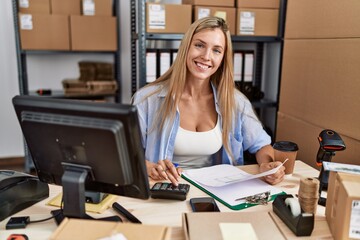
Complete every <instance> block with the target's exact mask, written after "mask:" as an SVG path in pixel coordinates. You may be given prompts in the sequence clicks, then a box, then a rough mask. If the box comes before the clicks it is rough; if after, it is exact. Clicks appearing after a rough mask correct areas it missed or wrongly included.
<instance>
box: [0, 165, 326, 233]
mask: <svg viewBox="0 0 360 240" xmlns="http://www.w3.org/2000/svg"><path fill="white" fill-rule="evenodd" d="M241 168H242V169H243V170H245V171H247V172H249V173H257V171H258V166H257V165H247V166H241ZM318 175H319V171H317V170H316V169H314V168H312V167H310V166H309V165H307V164H305V163H303V162H301V161H296V163H295V171H294V173H293V174H292V175H286V176H285V180H284V181H283V182H281V183H280V184H278V185H276V187H278V188H280V189H282V190H283V191H285V192H286V193H288V194H297V192H298V189H299V179H300V177H318ZM182 181H183V182H186V181H185V180H182ZM152 184H153V182H150V185H152ZM49 186H50V197H49V198H48V199H45V200H43V201H41V202H39V203H37V204H35V205H33V206H31V207H29V208H27V209H25V210H23V211H21V212H18V213H16V214H15V215H14V216H30V219H31V220H32V221H34V220H38V219H43V218H46V217H50V216H51V215H50V211H51V210H54V209H56V208H55V207H50V206H47V205H45V203H47V202H48V201H49V200H50V199H52V198H53V197H55V196H56V195H57V194H59V193H60V192H61V187H60V186H54V185H49ZM202 196H206V194H205V193H204V192H202V191H201V190H199V189H198V188H196V187H194V186H191V187H190V191H189V194H188V196H187V199H186V200H185V201H177V200H163V199H152V198H150V199H148V200H140V199H135V198H128V197H118V200H117V201H118V202H119V203H120V204H121V205H122V206H123V207H125V208H126V209H127V210H129V211H130V212H131V213H132V214H133V215H134V216H136V217H137V218H138V219H139V220H140V221H142V223H143V224H152V225H165V226H170V227H172V238H171V239H174V240H182V239H185V237H184V235H183V230H182V213H184V212H191V207H190V204H189V199H190V198H193V197H202ZM217 204H218V206H219V208H220V211H221V212H231V211H233V210H231V209H229V208H228V207H226V206H224V205H223V204H221V203H220V202H217ZM241 211H242V212H246V211H249V212H252V211H268V212H269V211H272V204H268V205H265V206H255V207H250V208H247V209H244V210H241ZM89 215H91V216H93V217H94V218H100V217H104V216H111V215H116V212H115V211H114V210H112V209H111V208H110V209H108V210H106V211H105V212H104V213H103V214H101V215H100V214H89ZM8 220H9V218H7V219H5V220H3V221H2V222H0V239H6V238H7V237H8V236H9V235H10V234H12V233H23V234H27V235H28V237H29V239H30V240H33V239H36V240H42V239H48V238H49V236H50V235H51V233H52V232H53V231H54V230H55V229H56V228H57V225H56V223H55V221H54V220H53V219H51V220H48V221H46V222H41V223H33V224H29V225H28V226H27V227H26V228H25V229H15V230H5V225H6V223H7V221H8ZM124 221H126V220H124ZM276 222H277V224H279V225H280V227H281V228H282V229H287V230H288V231H286V237H287V238H288V239H293V238H296V236H295V235H294V234H293V233H292V232H291V230H290V229H288V228H287V227H286V225H285V224H284V223H283V222H282V221H281V220H278V221H276ZM310 238H311V239H313V238H316V239H332V236H331V233H330V231H329V227H328V225H327V222H326V218H325V208H324V207H322V206H318V208H317V214H316V217H315V227H314V231H313V233H312V235H311V237H310ZM310 238H309V239H310ZM301 239H307V238H306V237H302V238H301Z"/></svg>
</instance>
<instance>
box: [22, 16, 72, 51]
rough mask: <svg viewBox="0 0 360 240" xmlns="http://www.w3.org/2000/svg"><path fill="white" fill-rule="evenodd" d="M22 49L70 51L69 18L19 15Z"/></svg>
mask: <svg viewBox="0 0 360 240" xmlns="http://www.w3.org/2000/svg"><path fill="white" fill-rule="evenodd" d="M19 23H20V26H19V28H20V39H21V49H24V50H69V49H70V37H69V17H68V16H64V15H46V14H19Z"/></svg>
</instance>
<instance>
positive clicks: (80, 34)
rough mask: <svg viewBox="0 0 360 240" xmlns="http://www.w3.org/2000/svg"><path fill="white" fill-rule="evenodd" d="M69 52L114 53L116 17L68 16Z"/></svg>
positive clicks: (115, 47) (115, 45) (115, 46)
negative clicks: (69, 27)
mask: <svg viewBox="0 0 360 240" xmlns="http://www.w3.org/2000/svg"><path fill="white" fill-rule="evenodd" d="M70 26H71V50H77V51H115V50H116V49H117V24H116V17H107V16H70Z"/></svg>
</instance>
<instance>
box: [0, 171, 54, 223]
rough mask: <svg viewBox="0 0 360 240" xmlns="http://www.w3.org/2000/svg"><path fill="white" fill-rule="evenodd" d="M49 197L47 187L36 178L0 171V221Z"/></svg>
mask: <svg viewBox="0 0 360 240" xmlns="http://www.w3.org/2000/svg"><path fill="white" fill-rule="evenodd" d="M48 197H49V186H48V184H47V183H44V182H41V181H40V180H39V178H38V177H36V176H33V175H30V174H26V173H23V172H18V171H13V170H0V221H2V220H4V219H5V218H7V217H8V216H10V215H13V214H15V213H17V212H19V211H21V210H23V209H25V208H27V207H30V206H31V205H33V204H35V203H37V202H39V201H41V200H43V199H45V198H48Z"/></svg>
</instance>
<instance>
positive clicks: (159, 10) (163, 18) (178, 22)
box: [146, 3, 191, 33]
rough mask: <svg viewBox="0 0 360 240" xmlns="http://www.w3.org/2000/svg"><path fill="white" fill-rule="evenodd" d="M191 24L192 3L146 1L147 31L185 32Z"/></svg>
mask: <svg viewBox="0 0 360 240" xmlns="http://www.w3.org/2000/svg"><path fill="white" fill-rule="evenodd" d="M190 25H191V5H179V4H156V3H146V32H148V33H185V32H186V31H187V30H188V28H189V26H190Z"/></svg>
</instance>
